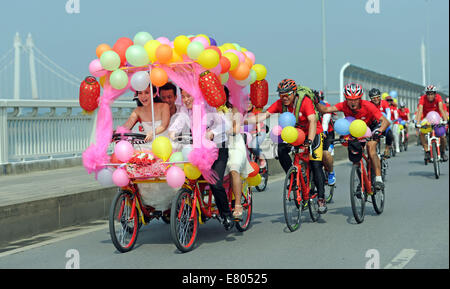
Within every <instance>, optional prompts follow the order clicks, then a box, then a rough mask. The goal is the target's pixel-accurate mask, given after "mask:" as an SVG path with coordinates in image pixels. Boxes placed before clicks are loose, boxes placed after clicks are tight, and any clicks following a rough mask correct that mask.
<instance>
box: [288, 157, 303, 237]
mask: <svg viewBox="0 0 450 289" xmlns="http://www.w3.org/2000/svg"><path fill="white" fill-rule="evenodd" d="M296 177H297V167H295V166H292V167H291V168H290V169H289V171H288V172H287V174H286V178H285V179H284V187H283V209H284V219H285V220H286V225H287V227H288V228H289V230H290V231H291V232H294V231H296V230H297V229H298V228H299V227H300V222H301V211H302V208H301V207H300V206H301V204H299V203H298V202H297V193H300V192H299V190H296V189H295V187H296V182H295V178H296Z"/></svg>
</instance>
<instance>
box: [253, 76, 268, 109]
mask: <svg viewBox="0 0 450 289" xmlns="http://www.w3.org/2000/svg"><path fill="white" fill-rule="evenodd" d="M268 100H269V84H268V83H267V80H265V79H263V80H257V81H255V82H254V83H253V84H251V85H250V101H251V102H252V104H253V105H254V106H255V107H256V108H258V109H262V108H263V107H264V106H265V105H266V104H267V101H268Z"/></svg>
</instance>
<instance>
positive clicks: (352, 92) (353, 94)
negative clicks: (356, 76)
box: [344, 82, 364, 99]
mask: <svg viewBox="0 0 450 289" xmlns="http://www.w3.org/2000/svg"><path fill="white" fill-rule="evenodd" d="M363 95H364V91H363V88H362V86H361V85H359V84H357V83H354V82H352V83H349V84H347V85H346V86H345V87H344V96H345V98H346V99H360V98H361V97H362V96H363Z"/></svg>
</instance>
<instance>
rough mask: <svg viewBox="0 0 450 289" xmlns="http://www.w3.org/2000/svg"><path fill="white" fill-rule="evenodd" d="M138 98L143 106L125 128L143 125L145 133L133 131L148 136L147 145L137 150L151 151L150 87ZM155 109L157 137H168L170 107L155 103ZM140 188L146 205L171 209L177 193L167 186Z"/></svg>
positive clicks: (156, 185) (140, 93)
mask: <svg viewBox="0 0 450 289" xmlns="http://www.w3.org/2000/svg"><path fill="white" fill-rule="evenodd" d="M137 97H138V99H139V101H140V103H141V104H142V106H138V107H136V108H135V109H134V111H133V112H132V113H131V115H130V117H129V118H128V120H127V121H126V122H125V124H124V125H123V126H124V127H125V128H127V129H129V130H133V127H135V126H136V124H137V123H138V122H139V123H140V124H141V125H142V129H143V131H141V130H140V129H139V130H138V131H136V129H134V130H133V131H136V132H138V133H144V134H146V138H145V141H146V142H147V143H146V144H144V145H142V144H141V145H139V147H137V149H138V150H143V149H146V150H150V149H151V142H152V141H153V139H154V136H153V125H152V123H153V119H152V106H151V94H150V86H149V87H148V88H147V89H146V90H144V91H138V92H137ZM138 105H139V104H138ZM153 107H154V110H155V111H154V115H155V120H154V123H155V134H156V135H157V136H168V131H167V128H168V126H169V122H170V108H169V105H168V104H167V103H162V102H154V103H153ZM138 187H139V191H140V193H141V197H142V200H143V202H144V204H146V205H149V206H152V207H153V208H155V209H156V210H161V211H165V210H167V209H168V208H169V207H170V203H171V201H172V198H173V195H174V193H175V192H176V191H174V190H172V189H171V188H170V187H169V186H167V185H166V184H157V183H155V184H152V183H149V184H145V183H144V184H138Z"/></svg>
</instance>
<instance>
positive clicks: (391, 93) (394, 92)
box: [381, 90, 398, 104]
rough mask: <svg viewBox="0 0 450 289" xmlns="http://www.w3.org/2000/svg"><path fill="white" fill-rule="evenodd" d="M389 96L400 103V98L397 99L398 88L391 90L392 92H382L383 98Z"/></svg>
mask: <svg viewBox="0 0 450 289" xmlns="http://www.w3.org/2000/svg"><path fill="white" fill-rule="evenodd" d="M388 96H390V97H392V99H393V101H394V103H395V104H398V100H397V97H398V93H397V91H396V90H391V91H390V92H383V93H382V94H381V99H383V100H386V97H388Z"/></svg>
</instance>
